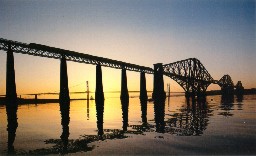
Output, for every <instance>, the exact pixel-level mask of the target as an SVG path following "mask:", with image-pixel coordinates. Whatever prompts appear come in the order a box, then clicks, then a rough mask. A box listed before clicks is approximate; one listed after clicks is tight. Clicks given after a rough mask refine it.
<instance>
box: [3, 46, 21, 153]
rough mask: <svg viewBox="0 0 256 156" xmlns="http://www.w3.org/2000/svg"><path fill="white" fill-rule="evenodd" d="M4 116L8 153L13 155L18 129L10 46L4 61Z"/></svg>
mask: <svg viewBox="0 0 256 156" xmlns="http://www.w3.org/2000/svg"><path fill="white" fill-rule="evenodd" d="M6 66H7V70H6V101H5V102H6V114H7V121H8V125H7V131H8V153H9V154H14V153H15V151H14V146H13V143H14V141H15V137H16V130H17V127H18V121H17V109H18V103H17V93H16V83H15V70H14V57H13V51H12V50H11V47H10V45H9V46H8V51H7V61H6Z"/></svg>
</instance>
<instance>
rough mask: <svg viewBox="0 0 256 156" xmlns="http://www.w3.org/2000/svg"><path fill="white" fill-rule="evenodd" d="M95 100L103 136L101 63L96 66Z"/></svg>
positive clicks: (99, 126) (98, 125) (99, 131)
mask: <svg viewBox="0 0 256 156" xmlns="http://www.w3.org/2000/svg"><path fill="white" fill-rule="evenodd" d="M95 102H96V111H97V127H98V135H99V136H100V137H101V136H102V135H103V113H104V92H103V85H102V71H101V65H99V64H98V65H97V66H96V91H95Z"/></svg>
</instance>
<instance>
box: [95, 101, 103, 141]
mask: <svg viewBox="0 0 256 156" xmlns="http://www.w3.org/2000/svg"><path fill="white" fill-rule="evenodd" d="M96 112H97V114H96V115H97V128H98V136H99V137H102V135H103V134H104V133H103V112H104V98H103V99H97V100H96Z"/></svg>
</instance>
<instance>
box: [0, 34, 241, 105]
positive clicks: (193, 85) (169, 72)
mask: <svg viewBox="0 0 256 156" xmlns="http://www.w3.org/2000/svg"><path fill="white" fill-rule="evenodd" d="M0 49H1V50H5V51H11V50H13V51H14V52H16V53H23V54H29V55H34V56H40V57H48V58H59V59H61V60H63V61H62V62H63V63H62V64H63V67H62V68H66V63H64V62H66V59H67V60H69V61H74V62H80V63H81V62H82V63H87V64H94V65H95V64H98V65H103V66H106V67H110V68H117V69H122V89H121V90H122V91H121V99H125V98H127V97H129V95H128V91H126V89H127V80H126V70H130V71H136V72H141V73H142V74H144V73H148V74H154V92H153V96H152V97H153V99H154V98H156V97H157V98H164V97H166V94H165V92H164V90H163V86H162V84H163V81H162V77H163V75H166V76H168V77H170V78H172V79H173V80H175V81H176V82H177V83H178V84H179V85H180V86H181V87H182V88H183V89H184V91H185V95H186V97H192V98H195V97H196V96H197V98H199V97H200V98H202V99H205V95H206V89H207V87H208V86H209V85H210V84H211V83H214V84H219V85H220V86H221V87H222V88H223V87H224V88H226V89H222V90H223V93H224V94H227V93H228V94H229V93H231V92H230V91H231V89H230V87H227V86H226V84H227V83H223V82H225V81H222V80H223V79H221V80H219V81H217V80H214V79H213V78H212V77H211V75H210V74H209V72H208V71H207V70H206V68H205V67H204V66H203V64H202V63H201V62H200V61H199V60H198V59H196V58H189V59H185V60H181V61H177V62H173V63H170V64H165V65H163V64H162V63H158V64H154V70H153V69H152V68H149V67H144V66H140V65H136V64H131V63H126V62H122V61H117V60H113V59H108V58H102V57H98V56H92V55H88V54H83V53H78V52H74V51H69V50H64V49H59V48H54V47H49V46H45V45H40V44H35V43H30V44H25V43H20V42H16V41H11V40H6V39H3V38H0ZM12 57H13V56H12ZM7 58H9V55H7ZM7 60H10V61H9V62H11V61H12V62H13V59H12V60H11V59H7ZM8 64H9V63H8ZM8 64H7V66H9V65H8ZM11 66H13V63H10V66H9V67H7V70H8V69H10V67H11ZM13 69H14V68H13ZM64 72H65V70H61V73H63V74H62V75H65V73H64ZM7 73H10V72H8V71H7ZM224 77H225V78H226V77H227V75H224ZM10 78H11V79H10V81H12V80H14V81H15V76H11V77H10ZM65 79H67V78H65V76H61V81H63V82H65V81H66V80H65ZM143 81H144V78H143V75H142V76H141V82H142V83H141V84H142V85H143V83H144V82H143ZM9 85H10V84H9ZM61 86H62V85H61ZM62 87H64V88H62V90H61V91H60V94H65V93H64V92H65V90H66V89H65V87H66V86H65V85H64V86H62ZM227 88H229V89H227ZM238 92H240V91H238ZM60 96H63V95H60ZM141 96H142V97H143V96H145V90H144V87H142V88H141ZM36 101H38V100H36Z"/></svg>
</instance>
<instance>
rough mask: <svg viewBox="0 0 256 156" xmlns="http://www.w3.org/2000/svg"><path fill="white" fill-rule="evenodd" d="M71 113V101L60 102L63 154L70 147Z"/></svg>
mask: <svg viewBox="0 0 256 156" xmlns="http://www.w3.org/2000/svg"><path fill="white" fill-rule="evenodd" d="M69 111H70V100H65V101H64V100H63V101H62V100H61V101H60V113H61V125H62V134H61V136H60V138H61V140H62V143H63V148H62V150H61V153H66V152H67V148H68V147H67V146H68V137H69V121H70V117H69Z"/></svg>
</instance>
